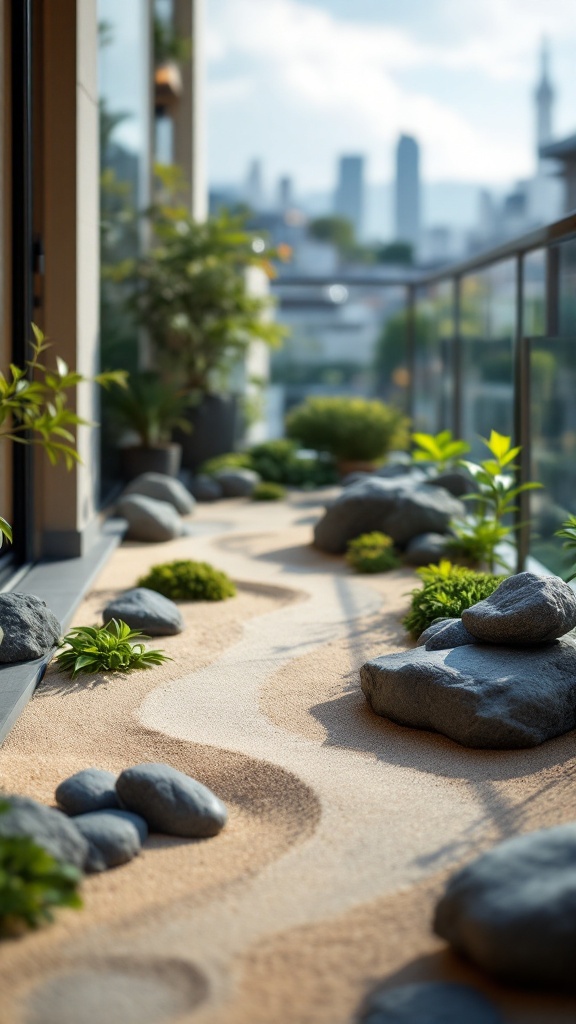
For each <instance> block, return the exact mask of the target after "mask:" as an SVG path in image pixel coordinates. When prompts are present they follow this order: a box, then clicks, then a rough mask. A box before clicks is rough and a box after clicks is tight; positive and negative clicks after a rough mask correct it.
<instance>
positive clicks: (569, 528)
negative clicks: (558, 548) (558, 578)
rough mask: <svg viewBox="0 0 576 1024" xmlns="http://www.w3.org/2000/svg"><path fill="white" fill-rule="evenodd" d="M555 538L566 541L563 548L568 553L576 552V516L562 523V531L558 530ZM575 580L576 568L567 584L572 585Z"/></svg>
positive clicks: (570, 516) (569, 517)
mask: <svg viewBox="0 0 576 1024" xmlns="http://www.w3.org/2000/svg"><path fill="white" fill-rule="evenodd" d="M554 536H555V537H562V538H563V539H564V543H563V545H562V547H563V548H566V550H567V551H576V516H575V515H569V516H568V518H567V519H565V520H564V522H563V523H562V526H561V527H560V529H559V530H556V532H555V533H554ZM574 579H576V567H575V568H574V571H573V572H572V573H571V574H570V576H568V578H567V580H566V582H567V583H570V581H571V580H574Z"/></svg>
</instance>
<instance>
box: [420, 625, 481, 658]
mask: <svg viewBox="0 0 576 1024" xmlns="http://www.w3.org/2000/svg"><path fill="white" fill-rule="evenodd" d="M479 643H482V641H481V640H477V639H476V637H474V636H472V634H471V633H469V632H468V630H467V629H466V626H465V625H464V623H463V622H462V619H441V620H440V621H439V622H435V623H433V624H432V625H431V626H428V629H425V630H424V632H423V633H421V635H420V636H419V637H418V643H417V646H418V647H422V646H424V647H425V648H426V650H427V651H445V650H447V649H448V648H449V647H465V646H466V645H467V644H479Z"/></svg>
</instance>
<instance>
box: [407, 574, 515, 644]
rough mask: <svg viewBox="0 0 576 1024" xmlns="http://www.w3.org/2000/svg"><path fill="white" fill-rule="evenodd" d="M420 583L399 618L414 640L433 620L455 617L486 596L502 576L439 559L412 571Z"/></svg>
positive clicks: (498, 583)
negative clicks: (406, 611)
mask: <svg viewBox="0 0 576 1024" xmlns="http://www.w3.org/2000/svg"><path fill="white" fill-rule="evenodd" d="M416 571H417V573H418V576H419V577H420V579H421V580H422V582H423V583H424V587H423V588H420V587H418V588H417V589H416V590H412V591H411V595H410V596H411V598H412V600H411V602H410V611H409V612H408V615H407V616H406V617H405V618H404V619H403V623H404V625H405V627H406V629H407V630H408V632H409V633H410V634H411V635H412V636H413V637H414V639H415V640H417V639H418V637H419V636H420V634H421V633H423V632H424V630H425V629H428V626H431V625H432V623H433V622H434V620H435V619H444V618H450V619H452V618H454V619H458V618H460V616H461V615H462V612H463V611H465V609H466V608H471V607H472V605H473V604H476V603H477V602H478V601H483V600H484V598H485V597H490V594H493V593H494V591H495V590H496V588H497V587H498V586H499V585H500V584H501V583H502V580H504V579H506V577H505V576H494V575H493V574H492V573H487V572H476V571H475V570H474V569H467V568H465V567H464V566H461V565H452V563H451V562H448V561H442V562H440V565H428V566H425V567H424V568H422V569H417V570H416Z"/></svg>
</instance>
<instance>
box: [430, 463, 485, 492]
mask: <svg viewBox="0 0 576 1024" xmlns="http://www.w3.org/2000/svg"><path fill="white" fill-rule="evenodd" d="M426 483H427V484H428V486H429V487H443V488H444V490H445V491H449V493H450V494H453V495H454V497H455V498H462V497H463V496H464V495H465V494H474V492H475V491H477V490H478V485H477V484H476V482H475V481H474V480H472V478H471V477H469V476H468V474H467V473H464V472H459V471H458V470H457V469H452V470H447V471H446V472H445V473H436V474H435V475H434V476H429V477H428V479H427V480H426Z"/></svg>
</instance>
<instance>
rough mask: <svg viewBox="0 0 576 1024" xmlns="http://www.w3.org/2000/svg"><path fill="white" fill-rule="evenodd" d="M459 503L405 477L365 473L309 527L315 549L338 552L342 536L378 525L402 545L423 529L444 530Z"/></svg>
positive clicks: (437, 489)
mask: <svg viewBox="0 0 576 1024" xmlns="http://www.w3.org/2000/svg"><path fill="white" fill-rule="evenodd" d="M463 511H464V510H463V506H462V503H461V502H459V501H457V499H456V498H453V497H452V495H451V494H448V492H447V491H443V490H442V488H440V487H426V486H425V485H424V484H414V483H412V482H411V481H410V480H409V479H407V478H406V477H401V478H399V479H398V480H382V479H380V478H379V477H370V478H369V479H368V480H363V481H361V482H360V483H357V484H353V485H352V486H351V487H347V488H346V489H345V490H344V491H343V492H342V493H341V494H340V495H339V496H338V497H337V498H336V500H335V501H334V502H332V504H331V505H330V506H329V507H328V508H327V509H326V512H325V513H324V516H323V517H322V519H321V520H320V521H319V522H318V523H317V524H316V527H315V530H314V543H315V545H316V547H317V548H320V550H321V551H328V552H330V553H331V554H342V553H343V552H344V551H345V550H346V546H347V544H348V541H350V540H353V539H354V537H359V536H360V534H362V533H371V532H372V531H373V530H379V531H381V532H382V533H386V534H388V536H390V537H391V538H392V540H393V541H394V543H395V544H399V545H400V546H403V545H405V544H408V542H409V541H410V540H412V538H413V537H417V536H418V535H419V534H423V533H446V531H447V530H448V528H449V525H450V519H451V518H452V516H456V515H462V514H463Z"/></svg>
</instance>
